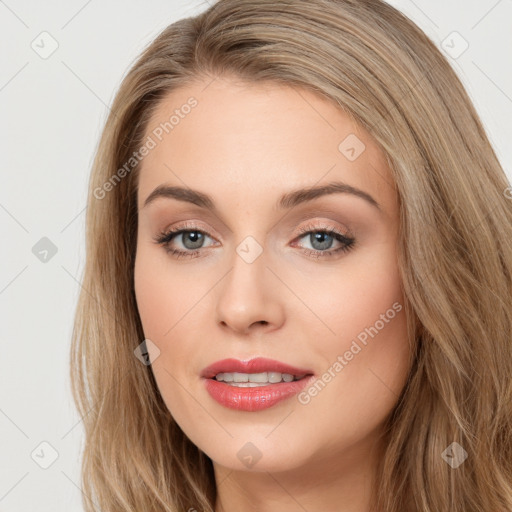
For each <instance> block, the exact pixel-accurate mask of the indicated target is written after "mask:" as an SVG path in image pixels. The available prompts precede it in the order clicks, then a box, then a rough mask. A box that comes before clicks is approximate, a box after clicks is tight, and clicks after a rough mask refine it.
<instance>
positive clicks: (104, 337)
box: [71, 0, 512, 512]
mask: <svg viewBox="0 0 512 512" xmlns="http://www.w3.org/2000/svg"><path fill="white" fill-rule="evenodd" d="M224 74H230V75H233V76H236V77H238V78H239V79H241V80H247V81H248V82H258V81H270V82H275V83H281V84H283V83H284V84H290V85H294V86H298V87H303V88H307V89H309V90H311V91H313V92H315V93H317V94H319V95H322V96H323V97H325V98H328V99H329V100H330V101H332V102H333V104H334V105H336V106H337V107H339V108H340V109H342V110H343V111H344V112H346V113H348V114H349V115H350V116H351V117H352V118H353V119H354V120H356V121H357V122H358V123H360V124H361V125H362V126H363V127H364V128H366V129H367V130H368V131H369V132H370V133H371V134H372V135H373V137H374V138H375V140H376V141H377V142H378V143H379V144H380V146H381V147H382V149H383V151H384V153H385V155H386V158H387V160H388V163H389V165H390V168H391V170H392V172H393V176H394V180H395V183H396V187H397V191H398V194H399V202H400V234H399V247H398V249H399V254H398V258H399V266H400V272H401V278H402V281H403V289H404V292H405V297H406V314H407V320H408V325H409V327H410V331H411V333H414V338H413V339H412V343H414V362H413V364H412V367H411V372H410V375H409V378H408V381H407V384H406V386H405V388H404V390H403V392H402V394H401V396H400V398H399V400H398V402H397V405H396V407H395V409H394V410H393V411H392V414H391V415H390V417H389V421H388V425H387V426H388V428H387V430H386V436H387V439H386V450H385V453H384V454H383V457H382V461H381V465H380V467H379V468H378V478H379V481H378V485H377V486H376V487H375V489H374V494H375V495H374V498H373V499H374V502H373V506H374V510H376V511H378V512H402V511H403V510H407V512H413V511H422V512H440V511H448V510H450V511H451V512H472V511H474V512H477V511H478V512H482V511H489V512H490V511H492V512H498V511H507V512H508V511H512V378H511V377H512V339H511V332H512V200H511V199H510V195H511V194H510V191H511V190H512V189H508V191H507V190H506V189H507V187H509V183H508V180H507V179H506V176H505V173H504V172H503V169H502V167H501V166H500V163H499V161H498V159H497V156H496V154H495V152H494V150H493V148H492V146H491V144H490V142H489V140H488V138H487V136H486V133H485V131H484V128H483V127H482V123H481V121H480V119H479V116H478V114H477V112H476V111H475V109H474V107H473V105H472V103H471V101H470V99H469V97H468V95H467V93H466V91H465V90H464V87H463V85H462V84H461V82H460V80H459V79H458V77H457V75H456V73H455V72H454V71H453V69H452V68H451V66H450V64H449V63H448V61H447V60H446V58H445V57H444V56H443V55H442V54H441V52H440V51H439V50H438V49H437V48H436V46H435V45H434V44H433V42H432V41H431V40H430V39H429V38H427V36H426V35H425V34H424V33H423V32H422V31H421V30H420V29H419V28H418V27H417V26H416V25H414V24H413V23H412V22H411V21H410V20H409V19H407V18H406V17H405V16H404V15H402V14H401V13H400V12H399V11H397V10H396V9H394V8H393V7H391V6H389V5H387V4H386V3H384V2H382V1H380V0H284V1H280V2H275V1H273V0H218V1H217V2H216V3H215V4H213V5H212V6H211V7H209V8H208V10H206V11H204V12H203V13H201V14H199V15H198V16H195V17H191V18H186V19H182V20H180V21H178V22H176V23H173V24H172V25H170V26H169V27H167V28H166V29H165V30H163V31H162V32H161V34H160V35H159V36H158V37H157V38H156V39H155V40H154V41H153V42H152V43H151V44H150V45H149V46H148V47H147V48H146V49H145V51H144V52H143V53H142V55H141V56H140V57H139V59H138V60H137V61H136V63H135V64H134V65H133V67H132V68H131V70H130V71H129V73H128V74H127V76H126V77H125V79H124V80H123V82H122V84H121V86H120V89H119V91H118V93H117V95H116V97H115V100H114V102H113V105H112V111H111V114H110V115H109V117H108V120H107V122H106V125H105V128H104V131H103V134H102V136H101V140H100V143H99V147H98V150H97V154H96V157H95V160H94V164H93V169H92V173H91V178H90V185H89V187H90V188H89V198H88V208H87V218H86V262H85V269H84V274H83V288H82V291H81V294H80V297H79V302H78V305H77V310H76V317H75V325H74V330H73V340H72V347H71V379H72V391H73V397H74V400H75V402H76V404H77V408H78V410H79V412H80V414H81V416H82V417H83V426H84V430H85V446H84V451H83V462H82V488H83V491H84V493H85V495H86V497H84V502H83V503H84V507H85V510H87V511H88V512H92V511H93V510H96V509H95V508H94V506H93V504H96V505H97V506H98V507H99V508H100V509H101V510H102V511H103V512H114V511H115V512H121V511H125V512H128V511H129V512H133V511H144V512H152V511H155V512H156V511H165V512H171V511H172V512H187V511H189V510H190V509H191V508H192V509H196V510H197V511H205V512H212V511H213V510H214V508H215V499H216V487H215V480H214V475H213V466H212V461H211V460H210V459H209V458H208V457H207V456H206V454H205V453H203V452H202V451H201V450H199V449H198V448H197V447H196V446H195V445H194V444H192V442H191V441H190V440H189V439H188V438H187V436H186V435H185V434H184V433H183V431H181V429H180V428H179V426H178V425H177V424H176V423H175V422H174V420H173V418H172V416H171V414H170V413H169V411H168V409H167V408H166V406H165V404H164V402H163V400H162V397H161V396H160V393H159V391H158V388H157V386H156V383H155V380H154V377H153V374H152V372H151V367H150V366H147V365H144V364H141V362H140V361H139V360H138V359H137V357H135V355H134V350H135V349H136V348H137V346H138V345H139V344H140V343H141V342H142V340H143V339H144V334H143V330H142V327H141V323H140V319H139V316H138V311H137V304H136V300H135V295H134V288H133V268H134V258H135V253H136V232H137V203H136V197H137V186H138V185H137V183H138V180H137V176H138V169H139V166H138V165H137V164H135V165H133V168H130V167H128V168H127V167H126V162H128V161H130V158H131V157H132V155H133V152H134V151H136V150H137V149H138V148H140V147H141V146H142V144H143V143H144V137H145V136H146V135H147V130H148V129H149V128H150V127H148V119H149V118H150V116H151V114H152V113H153V112H154V111H155V108H156V107H157V106H158V104H159V101H160V100H161V99H162V98H163V97H164V95H166V94H167V93H169V92H170V91H172V90H174V89H176V88H178V87H182V86H186V85H187V84H188V83H191V82H192V81H194V80H197V79H198V78H207V79H209V80H212V79H214V78H215V77H217V76H222V75H224ZM132 164H133V162H132ZM123 166H124V167H123ZM122 168H124V172H122V171H120V169H122ZM107 183H110V185H109V186H106V184H107ZM454 442H456V443H458V444H459V445H460V446H461V447H462V448H463V449H464V450H465V453H467V459H466V460H465V461H464V462H463V463H462V464H460V465H459V466H458V467H456V468H455V467H452V466H451V465H450V464H448V463H447V462H446V460H445V458H443V456H442V454H443V453H445V450H446V449H447V448H448V447H449V446H450V445H451V444H452V443H454Z"/></svg>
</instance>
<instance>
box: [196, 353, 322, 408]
mask: <svg viewBox="0 0 512 512" xmlns="http://www.w3.org/2000/svg"><path fill="white" fill-rule="evenodd" d="M272 371H274V372H280V373H289V374H291V375H297V376H299V375H305V377H304V378H302V379H300V380H296V381H292V382H280V383H278V384H269V385H268V386H258V387H252V388H249V387H248V388H244V387H235V386H230V385H229V384H226V383H225V382H222V381H217V380H215V379H214V378H213V377H215V375H217V374H218V373H232V372H239V373H262V372H272ZM201 377H202V378H203V380H204V383H205V387H206V390H207V391H208V393H209V394H210V396H211V397H212V398H213V399H214V400H216V401H217V402H218V403H219V404H221V405H223V406H224V407H227V408H229V409H234V410H237V411H248V412H256V411H261V410H263V409H268V408H269V407H272V406H274V405H275V404H277V403H279V402H281V401H282V400H286V399H287V398H290V397H292V396H294V395H296V394H297V393H299V392H300V391H301V390H302V389H304V388H305V387H306V386H307V385H308V384H309V383H310V382H311V381H312V380H313V379H314V378H315V376H314V374H313V372H312V371H311V370H309V369H304V368H296V367H294V366H290V365H288V364H286V363H282V362H280V361H275V360H273V359H266V358H263V357H257V358H255V359H251V360H249V361H240V360H238V359H223V360H222V361H217V362H216V363H213V364H212V365H210V366H208V367H207V368H205V369H204V370H203V371H202V372H201Z"/></svg>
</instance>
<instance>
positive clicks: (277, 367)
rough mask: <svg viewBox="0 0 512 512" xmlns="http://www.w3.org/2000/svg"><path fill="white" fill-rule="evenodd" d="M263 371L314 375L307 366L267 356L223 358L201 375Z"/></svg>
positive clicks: (210, 376)
mask: <svg viewBox="0 0 512 512" xmlns="http://www.w3.org/2000/svg"><path fill="white" fill-rule="evenodd" d="M233 372H238V373H263V372H279V373H289V374H290V375H294V376H301V375H312V374H313V372H312V371H311V370H309V369H306V368H296V367H295V366H290V365H289V364H286V363H282V362H281V361H276V360H275V359H267V358H265V357H256V358H254V359H250V360H248V361H240V360H239V359H222V360H221V361H216V362H215V363H213V364H211V365H210V366H207V367H206V368H204V370H203V371H202V372H201V377H203V378H205V379H211V378H212V377H215V376H216V375H217V374H219V373H233Z"/></svg>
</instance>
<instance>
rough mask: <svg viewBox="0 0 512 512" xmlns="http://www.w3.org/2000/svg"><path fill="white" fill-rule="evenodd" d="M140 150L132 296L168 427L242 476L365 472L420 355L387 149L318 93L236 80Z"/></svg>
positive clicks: (162, 108)
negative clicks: (413, 340)
mask: <svg viewBox="0 0 512 512" xmlns="http://www.w3.org/2000/svg"><path fill="white" fill-rule="evenodd" d="M191 98H193V99H191ZM187 105H188V107H187ZM172 116H174V118H172ZM170 119H171V121H169V120H170ZM166 122H167V125H166V124H165V123H166ZM162 127H164V128H162ZM146 136H147V137H148V138H147V141H149V140H150V139H151V141H152V142H149V143H148V147H150V146H151V148H150V150H149V151H147V154H146V156H144V158H143V160H142V164H141V169H140V176H139V189H138V208H139V222H138V239H137V254H136V262H135V291H136V298H137V304H138V309H139V314H140V318H141V322H142V325H143V329H144V334H145V337H146V338H147V339H149V340H151V344H153V345H151V346H152V347H156V349H153V356H152V357H153V361H152V365H151V368H152V371H153V373H154V376H155V379H156V381H157V384H158V387H159V390H160V392H161V394H162V397H163V399H164V401H165V403H166V405H167V407H168V409H169V411H170V412H171V413H172V415H173V417H174V418H175V420H176V422H177V423H178V424H179V426H180V427H181V429H182V430H183V431H184V433H185V434H186V435H187V436H188V437H189V438H190V439H191V440H192V442H193V443H194V444H195V445H196V446H198V447H199V448H200V449H201V450H202V451H204V452H205V453H206V454H207V455H208V456H209V457H210V458H211V459H212V460H213V462H214V465H215V466H217V467H223V468H230V469H233V470H248V469H250V470H251V471H289V470H294V469H298V468H300V467H305V466H306V465H308V467H311V465H312V464H314V463H315V462H318V463H319V464H320V461H321V462H322V464H324V465H325V463H326V461H330V463H329V467H331V468H332V467H333V465H335V464H337V462H336V461H341V460H352V461H354V460H355V458H356V457H364V456H366V455H365V449H367V448H368V447H369V446H370V445H371V444H372V443H373V442H375V440H376V439H377V437H378V435H379V433H380V431H381V428H382V425H383V423H384V421H385V420H386V418H387V416H388V415H389V413H390V412H391V410H392V409H393V407H394V405H395V404H396V402H397V399H398V396H399V394H400V392H401V390H402V388H403V386H404V384H405V381H406V377H407V374H408V370H409V365H408V361H409V359H408V358H409V355H410V353H409V346H408V342H407V332H406V319H405V311H404V307H403V305H404V299H403V295H402V290H401V281H400V277H399V272H398V266H397V236H398V219H399V211H398V198H397V194H396V190H395V189H394V184H393V179H392V175H391V172H390V170H389V168H388V167H387V164H386V159H385V157H384V154H383V152H382V151H381V149H380V148H379V146H378V145H377V144H376V142H375V141H374V140H373V139H372V138H371V136H370V135H369V134H368V133H367V132H366V131H365V130H363V129H362V128H361V127H359V126H358V125H356V124H355V123H354V122H353V121H352V120H351V118H350V117H349V116H347V115H345V114H344V113H343V112H341V111H340V110H339V109H337V108H336V107H335V106H333V104H331V103H330V102H328V101H326V100H325V99H322V98H321V97H319V96H316V95H315V94H313V93H311V92H308V91H306V90H303V89H297V88H292V87H288V86H281V85H276V84H241V83H239V82H236V81H235V80H233V79H230V78H223V79H221V78H217V79H216V80H215V81H213V83H211V84H210V85H208V83H207V82H198V83H196V84H194V85H190V86H187V87H186V88H182V89H179V90H176V91H173V92H172V93H171V94H169V95H168V96H167V97H166V98H165V99H164V100H163V101H162V102H161V104H160V105H159V108H158V110H157V111H156V113H155V114H154V116H153V118H152V120H151V122H150V123H149V126H148V130H147V134H146ZM329 185H331V186H330V187H329ZM165 187H167V188H165ZM170 187H175V188H172V189H171V188H170ZM324 187H327V188H324ZM178 188H182V191H181V192H179V190H178ZM299 189H304V190H305V191H304V192H303V193H296V191H298V190H299ZM315 189H318V190H317V191H316V192H315V193H312V190H315ZM155 190H156V192H155ZM150 353H151V349H150ZM255 358H266V359H270V360H272V361H271V362H268V361H263V362H262V363H261V361H260V362H258V361H256V364H253V363H255V361H252V362H250V361H251V360H254V359H255ZM225 359H235V360H238V361H239V363H238V366H236V365H235V366H230V365H227V364H225V363H220V365H218V366H216V367H214V368H212V369H211V372H207V373H206V374H205V369H207V368H208V367H209V366H210V365H212V364H213V363H216V362H218V361H221V360H225ZM248 361H249V363H248ZM259 363H261V364H259ZM283 365H289V367H291V368H289V367H286V366H283ZM244 370H245V371H244ZM211 373H214V374H217V373H224V374H226V373H227V374H228V375H227V376H225V377H226V381H232V382H226V381H224V382H222V381H218V380H217V379H220V378H222V376H218V377H216V378H208V376H211ZM247 374H249V376H247ZM261 374H263V375H261ZM284 374H289V375H293V379H294V380H293V381H292V382H286V381H287V380H290V377H287V376H286V375H284ZM283 375H284V377H283ZM302 375H305V376H304V377H302V378H301V379H299V377H301V376H302ZM233 379H234V380H233ZM283 379H284V382H283ZM237 380H238V381H242V382H241V383H237V382H236V381H237ZM269 380H270V382H266V383H265V382H264V381H269ZM273 380H276V381H280V382H272V381H273ZM244 381H245V383H244ZM252 381H262V382H253V384H254V385H251V382H252Z"/></svg>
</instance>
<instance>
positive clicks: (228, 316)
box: [216, 236, 282, 332]
mask: <svg viewBox="0 0 512 512" xmlns="http://www.w3.org/2000/svg"><path fill="white" fill-rule="evenodd" d="M267 263H268V257H267V254H266V252H265V249H264V247H263V246H262V245H261V244H260V243H259V242H258V241H257V240H256V239H255V238H254V237H252V236H246V237H245V238H244V239H243V240H242V241H241V242H240V243H239V244H238V245H237V246H236V247H235V253H234V254H233V256H232V260H231V266H232V268H231V271H230V272H229V273H228V275H227V276H226V278H225V280H224V283H223V285H222V286H221V287H220V294H219V297H218V300H217V306H216V309H217V316H218V321H219V322H222V323H224V324H226V325H228V326H230V327H231V328H233V329H234V330H237V331H242V332H245V331H246V330H247V329H248V328H249V327H250V326H251V325H252V324H255V323H261V322H263V323H265V324H269V323H272V324H278V323H280V321H281V320H280V315H281V314H282V309H281V306H280V304H279V301H278V297H277V295H276V293H275V287H270V286H269V279H271V278H272V273H271V272H270V271H269V270H268V269H267V268H266V265H267ZM272 288H274V290H273V289H272Z"/></svg>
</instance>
